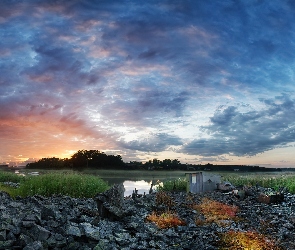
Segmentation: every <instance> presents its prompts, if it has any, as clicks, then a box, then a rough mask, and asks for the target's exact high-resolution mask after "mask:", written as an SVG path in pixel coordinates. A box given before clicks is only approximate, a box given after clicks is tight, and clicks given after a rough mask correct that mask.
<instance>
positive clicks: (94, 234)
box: [80, 222, 100, 240]
mask: <svg viewBox="0 0 295 250" xmlns="http://www.w3.org/2000/svg"><path fill="white" fill-rule="evenodd" d="M80 228H81V231H82V233H83V234H84V235H86V236H87V237H89V238H91V239H93V240H99V239H100V233H99V228H98V227H95V226H93V225H91V224H90V223H87V222H85V223H80Z"/></svg>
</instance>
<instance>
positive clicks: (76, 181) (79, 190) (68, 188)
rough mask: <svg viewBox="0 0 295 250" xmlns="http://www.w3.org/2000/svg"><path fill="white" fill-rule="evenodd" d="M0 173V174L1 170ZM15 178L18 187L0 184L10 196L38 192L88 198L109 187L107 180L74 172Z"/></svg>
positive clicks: (24, 195) (44, 194)
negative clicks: (18, 184)
mask: <svg viewBox="0 0 295 250" xmlns="http://www.w3.org/2000/svg"><path fill="white" fill-rule="evenodd" d="M0 173H1V175H2V172H0ZM14 175H16V174H14ZM16 176H17V175H16ZM17 178H19V179H14V182H19V183H20V186H19V188H17V189H15V188H9V187H7V186H3V185H0V190H3V191H6V192H8V193H9V194H10V195H11V196H12V197H15V196H21V197H26V196H32V195H36V194H38V195H42V196H47V197H49V196H52V195H67V196H71V197H76V198H82V197H83V198H90V197H93V196H95V194H97V193H99V192H104V191H105V190H107V189H108V188H109V186H108V184H107V182H105V181H103V180H102V179H100V178H99V177H97V176H94V175H86V174H79V173H75V172H52V173H47V174H44V175H39V176H24V177H20V176H18V177H17ZM4 181H7V179H6V180H4ZM11 181H12V180H11Z"/></svg>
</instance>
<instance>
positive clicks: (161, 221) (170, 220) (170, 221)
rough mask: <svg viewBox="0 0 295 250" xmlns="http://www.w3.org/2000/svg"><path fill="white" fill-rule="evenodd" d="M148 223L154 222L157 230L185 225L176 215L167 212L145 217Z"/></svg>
mask: <svg viewBox="0 0 295 250" xmlns="http://www.w3.org/2000/svg"><path fill="white" fill-rule="evenodd" d="M147 220H148V221H152V222H154V223H155V224H156V225H157V226H158V227H159V228H162V229H163V228H170V227H176V226H181V225H185V222H184V221H182V220H181V219H179V217H178V216H177V214H175V213H172V212H170V211H167V212H166V213H162V214H160V215H157V214H156V213H155V212H153V213H152V214H150V215H148V216H147Z"/></svg>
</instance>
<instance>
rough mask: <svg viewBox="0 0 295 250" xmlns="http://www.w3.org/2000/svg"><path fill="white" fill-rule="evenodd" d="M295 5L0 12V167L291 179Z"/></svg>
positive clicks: (4, 1)
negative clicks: (266, 173) (62, 165)
mask: <svg viewBox="0 0 295 250" xmlns="http://www.w3.org/2000/svg"><path fill="white" fill-rule="evenodd" d="M294 146H295V1H293V0H272V1H269V0H235V1H234V0H222V1H217V0H216V1H207V0H181V1H178V0H97V1H96V0H71V1H67V0H51V1H47V0H1V1H0V163H1V162H2V163H9V164H25V163H26V162H30V161H34V160H36V159H40V158H43V157H59V158H66V157H68V158H69V157H71V156H72V155H73V154H74V153H75V152H77V151H78V150H82V149H85V150H90V149H95V150H99V151H101V152H105V153H106V154H114V155H121V156H122V158H123V160H124V161H125V162H129V161H142V162H145V161H148V160H151V159H154V158H157V159H159V160H164V159H178V160H180V162H181V163H188V164H207V163H211V164H243V165H259V166H267V167H295V148H294Z"/></svg>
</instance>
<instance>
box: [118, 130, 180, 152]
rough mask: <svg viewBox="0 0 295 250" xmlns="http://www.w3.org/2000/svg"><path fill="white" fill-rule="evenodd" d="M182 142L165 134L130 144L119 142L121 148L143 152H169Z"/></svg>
mask: <svg viewBox="0 0 295 250" xmlns="http://www.w3.org/2000/svg"><path fill="white" fill-rule="evenodd" d="M181 144H182V141H181V139H180V138H179V137H177V136H171V135H168V134H165V133H159V134H152V135H150V136H149V137H148V138H146V139H144V140H134V141H130V142H124V141H119V142H118V145H119V146H120V147H121V148H124V149H129V150H137V151H143V152H161V151H164V150H167V149H168V148H169V147H170V146H172V145H173V146H179V145H181Z"/></svg>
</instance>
